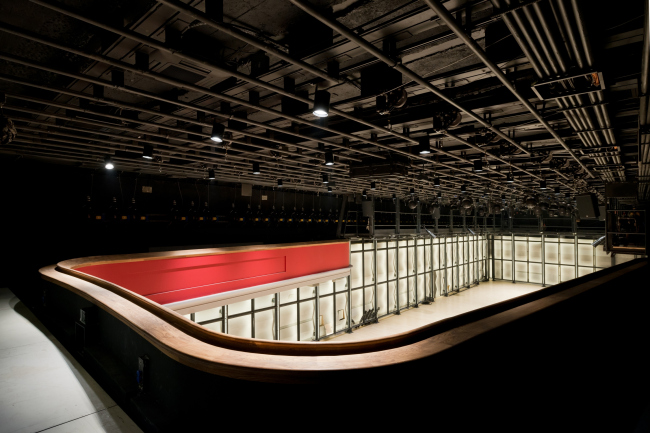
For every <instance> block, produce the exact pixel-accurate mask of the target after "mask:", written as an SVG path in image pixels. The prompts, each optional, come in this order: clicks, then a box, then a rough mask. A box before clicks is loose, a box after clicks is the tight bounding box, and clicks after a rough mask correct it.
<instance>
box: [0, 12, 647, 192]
mask: <svg viewBox="0 0 650 433" xmlns="http://www.w3.org/2000/svg"><path fill="white" fill-rule="evenodd" d="M647 11H648V2H647V0H643V1H635V2H628V3H626V5H625V7H615V6H613V5H610V6H607V8H606V9H605V10H603V9H602V8H600V7H599V8H595V7H594V4H593V2H588V1H585V0H541V1H540V0H527V1H523V2H518V1H514V0H490V1H482V0H479V1H464V0H449V1H446V2H442V1H440V0H424V1H422V0H419V1H407V0H335V1H323V0H320V1H314V0H309V1H308V0H250V1H246V2H242V1H228V0H224V1H220V0H219V1H218V0H205V1H204V0H193V1H190V2H189V3H186V2H181V1H178V0H161V1H157V2H156V1H153V0H131V1H129V2H126V1H123V0H119V1H112V2H99V3H98V2H93V1H87V0H86V1H84V0H67V1H55V0H30V1H24V0H5V1H3V2H2V3H1V4H0V17H1V18H0V20H1V22H0V92H3V93H4V94H5V96H6V102H5V104H4V106H3V112H4V116H6V118H8V119H10V120H11V121H13V123H14V125H15V128H16V136H15V138H13V140H12V141H11V142H10V143H8V144H4V143H3V144H2V145H0V152H2V153H9V154H16V155H21V156H23V157H29V158H43V159H48V160H52V161H54V162H60V163H62V164H76V165H80V166H84V167H90V168H98V169H101V168H103V167H104V161H105V158H106V157H110V158H111V159H112V162H113V164H114V165H115V168H116V169H118V170H123V171H129V172H140V173H155V174H163V175H167V176H173V177H182V178H185V177H189V178H207V177H208V173H210V170H211V169H212V170H214V171H215V176H216V179H217V180H224V181H232V182H248V183H255V184H259V185H269V186H275V185H277V184H278V180H282V183H283V186H284V187H288V188H298V189H302V190H312V191H327V188H328V185H329V186H330V188H331V189H332V191H333V192H335V193H351V192H357V193H358V192H361V191H362V190H364V189H368V190H369V189H370V185H371V182H374V183H375V185H376V190H375V191H373V193H375V194H376V195H380V196H390V195H392V194H397V195H405V194H408V192H409V191H410V190H411V188H415V190H416V192H417V193H418V194H421V195H423V196H430V197H433V196H435V194H436V192H437V191H442V193H443V194H445V195H448V196H451V195H455V194H457V193H458V192H460V190H461V187H463V185H464V186H465V188H466V189H467V191H468V192H469V193H470V194H473V195H475V196H479V195H484V194H506V195H515V196H524V195H525V194H527V193H529V192H531V191H537V192H539V190H540V185H543V184H544V183H545V185H546V187H547V188H548V190H547V191H551V192H553V193H558V194H561V195H562V196H564V195H565V194H570V195H575V194H577V193H581V192H585V191H590V192H594V193H597V194H599V195H602V193H603V190H604V185H605V183H607V182H613V181H636V182H638V183H639V188H640V192H641V195H642V197H644V198H646V199H647V198H649V197H648V194H649V189H648V181H649V180H650V179H649V178H648V176H649V175H650V173H648V167H649V164H650V152H649V151H648V148H650V129H649V125H650V110H649V109H648V97H647V96H646V95H647V93H648V90H647V88H648V75H649V72H648V56H649V51H650V49H649V48H648V12H647ZM316 92H319V95H321V96H322V95H327V94H328V95H329V98H330V104H329V115H328V116H327V117H317V116H315V115H314V114H313V111H314V110H313V107H314V98H315V95H316V94H317V93H316ZM323 92H327V93H323ZM5 122H6V121H5ZM215 125H223V127H225V132H224V133H223V134H220V133H217V135H219V136H220V138H222V139H223V140H222V141H220V142H218V141H213V140H211V136H213V135H214V134H213V129H214V130H215V131H217V132H220V131H219V128H220V127H219V126H217V127H216V128H215ZM3 126H4V125H3ZM5 132H6V131H4V132H3V139H4V138H5ZM640 143H641V144H640ZM152 150H153V151H152ZM426 150H429V153H424V152H426ZM151 151H152V156H153V158H152V159H145V158H143V152H145V154H146V153H147V152H151ZM421 152H423V153H421ZM331 156H333V157H334V164H333V165H326V164H325V162H326V160H328V159H329V158H331ZM254 165H256V168H257V166H259V174H254V170H253V166H254ZM324 175H326V178H327V180H328V181H329V183H328V184H326V183H324V182H323V180H324ZM438 184H439V186H438Z"/></svg>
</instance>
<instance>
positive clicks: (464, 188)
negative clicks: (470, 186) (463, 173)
mask: <svg viewBox="0 0 650 433" xmlns="http://www.w3.org/2000/svg"><path fill="white" fill-rule="evenodd" d="M460 192H467V185H465V184H463V185H461V186H460Z"/></svg>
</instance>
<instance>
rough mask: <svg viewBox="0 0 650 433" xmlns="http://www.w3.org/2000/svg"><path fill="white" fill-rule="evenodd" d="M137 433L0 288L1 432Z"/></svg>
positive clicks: (7, 291) (65, 354) (70, 359)
mask: <svg viewBox="0 0 650 433" xmlns="http://www.w3.org/2000/svg"><path fill="white" fill-rule="evenodd" d="M42 431H47V432H48V433H62V432H66V433H72V432H84V433H94V432H115V433H117V432H129V433H131V432H140V431H141V430H140V429H139V428H138V427H137V426H136V425H135V423H134V422H133V421H131V419H130V418H129V417H128V416H127V415H126V414H125V413H124V411H123V410H122V409H120V407H119V406H117V405H116V404H115V402H114V401H113V400H112V399H111V398H110V397H109V396H108V394H106V392H104V390H102V388H100V387H99V385H98V384H97V382H95V381H94V380H93V379H92V378H91V377H90V376H89V375H88V373H87V372H86V371H85V370H84V369H83V368H82V367H81V365H79V363H77V361H75V360H74V358H73V357H72V356H71V355H70V353H68V351H67V350H66V349H64V348H63V346H61V344H60V343H59V342H58V341H57V340H56V339H55V338H54V337H53V336H52V334H50V333H49V332H48V331H47V329H46V328H45V327H44V326H43V325H42V324H41V323H40V322H39V321H38V319H36V317H35V316H34V315H33V314H32V313H31V312H30V311H29V310H28V309H27V307H25V305H23V303H22V302H20V301H19V300H18V298H16V296H14V294H13V293H12V292H11V291H10V290H8V289H0V432H1V433H5V432H6V433H9V432H12V433H13V432H21V433H22V432H42Z"/></svg>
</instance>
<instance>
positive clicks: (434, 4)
mask: <svg viewBox="0 0 650 433" xmlns="http://www.w3.org/2000/svg"><path fill="white" fill-rule="evenodd" d="M291 1H292V2H293V1H296V0H291ZM424 1H425V3H426V4H427V5H429V7H431V9H433V11H434V12H436V13H437V14H438V16H439V17H440V18H441V19H442V20H443V21H445V23H446V24H447V26H448V27H449V28H450V29H451V30H452V31H453V32H454V33H455V34H456V35H457V36H458V37H459V38H460V39H461V40H462V41H463V42H465V44H466V45H467V46H468V47H469V48H470V49H471V50H472V51H473V52H474V53H475V54H476V55H477V56H478V57H479V58H480V59H481V61H483V63H484V64H485V65H486V66H487V67H488V68H490V70H491V71H492V72H493V73H494V75H496V77H497V78H498V79H499V80H500V81H501V82H502V83H503V85H504V86H505V87H506V88H507V89H508V90H510V92H511V93H512V94H513V95H515V96H516V97H517V99H519V100H520V101H521V103H522V104H524V106H525V107H526V108H527V109H528V111H530V112H531V113H532V114H533V116H535V118H536V119H537V120H538V121H539V122H540V123H542V125H544V127H545V128H546V129H547V130H548V132H550V133H551V135H553V137H555V139H556V140H557V141H558V143H560V145H562V147H563V148H564V149H565V150H566V151H567V152H569V154H570V155H571V156H572V157H573V159H575V160H576V161H577V162H578V164H580V165H581V166H582V168H583V169H584V170H585V171H586V172H587V174H588V175H589V176H590V177H592V178H593V177H594V175H593V174H592V173H591V171H589V169H588V168H587V166H586V165H584V163H583V162H582V161H581V160H580V159H579V158H578V157H577V156H576V155H575V154H574V153H573V151H572V150H571V149H570V148H569V146H568V145H567V144H566V143H565V142H564V140H563V139H562V138H561V137H560V136H559V135H558V133H557V132H555V130H554V129H553V127H552V126H551V125H550V124H549V123H548V122H547V121H546V120H545V119H544V118H543V117H542V116H541V114H539V112H538V111H537V110H536V109H535V107H533V106H532V104H531V103H530V102H529V101H528V99H526V98H525V97H524V96H523V95H521V93H519V91H518V90H517V89H516V88H515V86H514V85H513V84H512V83H511V82H510V80H508V79H507V78H506V76H505V74H504V73H503V72H502V71H501V69H500V68H499V67H498V66H497V65H496V64H495V63H494V62H493V61H492V60H490V59H489V58H488V57H487V56H486V55H485V52H484V51H483V49H482V48H481V47H480V46H479V45H478V44H477V43H476V41H474V39H472V38H471V37H469V36H468V35H467V33H465V31H464V30H463V29H462V28H461V27H460V26H459V25H458V24H457V23H456V21H455V20H454V19H453V17H452V16H451V14H450V13H449V12H448V11H447V9H446V8H445V7H444V6H442V5H441V4H440V3H439V2H438V1H437V0H424ZM524 9H525V8H524Z"/></svg>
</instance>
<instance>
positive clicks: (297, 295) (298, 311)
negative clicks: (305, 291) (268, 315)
mask: <svg viewBox="0 0 650 433" xmlns="http://www.w3.org/2000/svg"><path fill="white" fill-rule="evenodd" d="M279 308H280V307H278V311H279ZM296 321H297V323H298V325H297V326H298V329H296V340H298V341H300V287H296Z"/></svg>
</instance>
